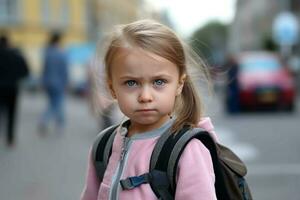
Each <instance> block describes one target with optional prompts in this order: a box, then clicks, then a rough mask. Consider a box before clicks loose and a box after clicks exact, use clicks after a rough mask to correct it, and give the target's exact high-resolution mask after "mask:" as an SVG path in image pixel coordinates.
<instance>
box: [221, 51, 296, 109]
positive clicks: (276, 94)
mask: <svg viewBox="0 0 300 200" xmlns="http://www.w3.org/2000/svg"><path fill="white" fill-rule="evenodd" d="M234 59H235V64H236V66H235V68H236V69H234V66H233V68H232V69H230V70H235V73H231V76H232V74H233V75H234V74H235V75H236V77H229V78H231V79H234V78H236V81H233V80H229V84H228V89H227V104H226V105H227V110H228V111H229V112H237V111H241V110H270V109H276V110H277V109H281V110H288V111H292V110H294V105H295V104H294V101H295V97H296V94H295V93H296V87H295V83H294V79H293V76H292V75H291V73H290V72H289V70H288V68H287V66H284V65H283V63H282V62H281V61H280V57H279V56H278V55H277V54H274V53H269V52H247V53H241V54H239V55H237V56H236V57H235V58H234ZM230 70H229V71H230ZM229 74H230V73H229ZM234 84H235V85H234Z"/></svg>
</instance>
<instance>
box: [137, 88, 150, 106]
mask: <svg viewBox="0 0 300 200" xmlns="http://www.w3.org/2000/svg"><path fill="white" fill-rule="evenodd" d="M152 100H153V96H152V93H151V89H150V88H148V87H143V88H141V92H140V94H139V97H138V101H139V102H140V103H149V102H151V101H152Z"/></svg>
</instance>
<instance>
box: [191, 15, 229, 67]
mask: <svg viewBox="0 0 300 200" xmlns="http://www.w3.org/2000/svg"><path fill="white" fill-rule="evenodd" d="M227 30H228V26H227V25H225V24H222V23H220V22H218V21H211V22H209V23H207V24H206V25H205V26H203V27H201V28H199V29H198V30H196V31H195V32H194V33H193V34H192V37H191V38H190V44H191V46H192V48H193V49H194V50H195V51H196V52H197V53H198V54H199V55H200V56H201V57H203V58H205V59H206V60H207V62H208V63H210V64H212V63H214V62H215V59H216V58H215V56H214V55H215V54H216V52H220V51H221V52H222V53H223V54H225V50H226V41H227Z"/></svg>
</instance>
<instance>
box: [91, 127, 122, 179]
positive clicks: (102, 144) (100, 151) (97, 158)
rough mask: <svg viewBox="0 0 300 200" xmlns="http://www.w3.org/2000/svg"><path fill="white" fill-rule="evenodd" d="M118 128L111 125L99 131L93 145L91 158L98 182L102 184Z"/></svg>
mask: <svg viewBox="0 0 300 200" xmlns="http://www.w3.org/2000/svg"><path fill="white" fill-rule="evenodd" d="M118 126H119V125H113V126H110V127H108V128H106V129H105V130H103V131H101V132H100V133H99V134H98V135H97V138H96V140H95V142H94V144H93V147H92V158H93V160H94V165H95V168H96V173H97V176H98V179H99V182H102V179H103V176H104V172H105V170H106V167H107V164H108V160H109V157H110V154H111V149H112V145H113V141H114V138H115V135H116V129H117V127H118Z"/></svg>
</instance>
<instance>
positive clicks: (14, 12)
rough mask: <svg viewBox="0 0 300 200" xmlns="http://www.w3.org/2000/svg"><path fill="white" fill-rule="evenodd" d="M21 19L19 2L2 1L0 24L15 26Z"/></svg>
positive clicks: (13, 0)
mask: <svg viewBox="0 0 300 200" xmlns="http://www.w3.org/2000/svg"><path fill="white" fill-rule="evenodd" d="M19 19H20V12H19V0H0V24H3V25H9V24H15V23H17V22H18V21H19Z"/></svg>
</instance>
